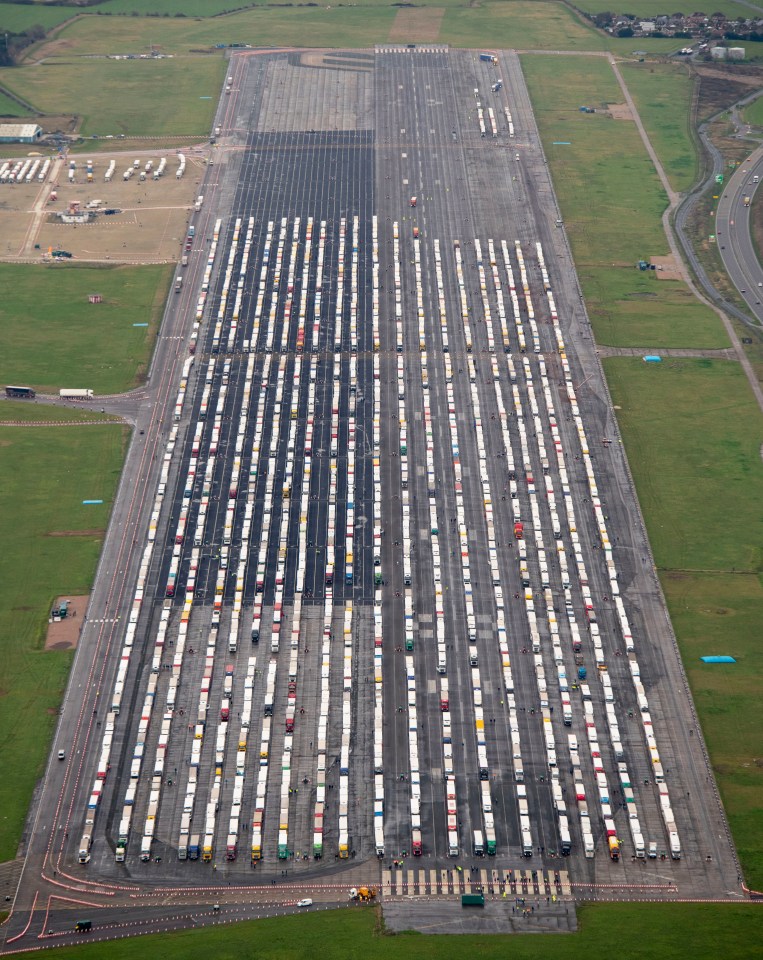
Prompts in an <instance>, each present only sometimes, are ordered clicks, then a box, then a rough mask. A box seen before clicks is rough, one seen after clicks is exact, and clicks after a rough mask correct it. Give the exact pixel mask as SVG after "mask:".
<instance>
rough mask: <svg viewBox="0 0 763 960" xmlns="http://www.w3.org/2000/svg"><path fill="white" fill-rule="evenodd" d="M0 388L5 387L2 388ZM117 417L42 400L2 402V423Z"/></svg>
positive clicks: (100, 420)
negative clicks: (54, 404) (60, 405)
mask: <svg viewBox="0 0 763 960" xmlns="http://www.w3.org/2000/svg"><path fill="white" fill-rule="evenodd" d="M19 386H22V387H24V386H27V384H24V383H22V384H19ZM0 389H4V387H3V388H0ZM114 419H115V418H114V417H112V416H110V415H109V414H101V413H98V412H97V411H96V412H93V411H92V410H90V409H89V408H88V407H83V408H79V407H57V406H53V405H52V404H50V403H43V402H42V401H41V400H6V399H4V398H3V400H2V402H1V403H0V425H2V424H4V423H6V424H7V423H50V422H51V421H61V422H65V423H71V422H72V421H76V422H78V423H108V422H109V421H110V420H114Z"/></svg>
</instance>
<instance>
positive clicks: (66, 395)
mask: <svg viewBox="0 0 763 960" xmlns="http://www.w3.org/2000/svg"><path fill="white" fill-rule="evenodd" d="M58 395H59V397H61V399H62V400H92V399H93V391H92V390H67V389H62V390H59V391H58Z"/></svg>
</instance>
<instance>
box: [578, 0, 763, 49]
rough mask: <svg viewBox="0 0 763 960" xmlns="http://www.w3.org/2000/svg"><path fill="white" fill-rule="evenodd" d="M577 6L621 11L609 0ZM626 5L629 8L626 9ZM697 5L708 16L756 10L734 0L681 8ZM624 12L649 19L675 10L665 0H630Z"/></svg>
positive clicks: (743, 14) (590, 10)
mask: <svg viewBox="0 0 763 960" xmlns="http://www.w3.org/2000/svg"><path fill="white" fill-rule="evenodd" d="M575 6H579V7H580V9H581V10H585V11H586V12H587V13H606V12H607V11H613V12H614V11H618V12H619V11H620V7H619V6H618V5H617V4H615V5H614V6H613V5H612V4H611V3H607V0H580V2H579V3H576V4H575ZM626 7H627V10H626V9H625V8H626ZM695 7H696V9H697V10H701V11H702V12H703V13H705V14H707V16H710V14H711V13H715V12H716V11H717V12H719V13H725V14H726V16H727V17H741V18H743V19H747V18H748V17H754V16H755V10H754V9H753V8H752V7H751V6H750V7H747V6H745V5H744V4H741V3H734V0H720V2H718V3H713V4H712V5H710V4H705V5H704V6H703V5H701V4H700V5H698V4H695V5H694V6H692V8H691V10H690V9H689V8H688V7H682V8H681V9H682V10H683V12H684V13H693V12H694V9H695ZM622 12H627V13H631V14H633V15H634V16H636V17H643V18H644V19H647V18H649V17H659V16H661V15H665V14H668V15H670V14H671V13H673V12H674V11H673V9H672V7H670V5H669V4H668V5H666V4H665V0H630V2H629V3H626V4H624V6H623V10H622ZM682 42H683V41H682Z"/></svg>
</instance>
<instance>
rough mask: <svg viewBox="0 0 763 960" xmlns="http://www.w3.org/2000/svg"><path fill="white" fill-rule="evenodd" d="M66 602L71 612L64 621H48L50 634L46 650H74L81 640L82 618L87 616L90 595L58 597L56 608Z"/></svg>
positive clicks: (47, 638) (46, 639)
mask: <svg viewBox="0 0 763 960" xmlns="http://www.w3.org/2000/svg"><path fill="white" fill-rule="evenodd" d="M64 600H68V601H69V610H68V613H67V616H66V617H64V619H63V620H58V621H53V620H48V633H47V636H46V637H45V649H46V650H74V648H75V647H76V646H77V641H78V640H79V632H80V629H81V627H82V618H83V617H84V616H85V611H86V610H87V604H88V601H89V600H90V596H89V594H85V595H84V596H79V597H66V596H64V597H57V598H56V603H55V606H60V604H62V603H63V602H64Z"/></svg>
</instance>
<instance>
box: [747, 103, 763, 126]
mask: <svg viewBox="0 0 763 960" xmlns="http://www.w3.org/2000/svg"><path fill="white" fill-rule="evenodd" d="M743 113H744V118H745V120H746V121H747V122H748V123H751V124H753V126H756V127H763V97H758V99H757V100H756V101H755V102H754V103H751V104H750V106H749V107H745V108H744V111H743Z"/></svg>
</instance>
